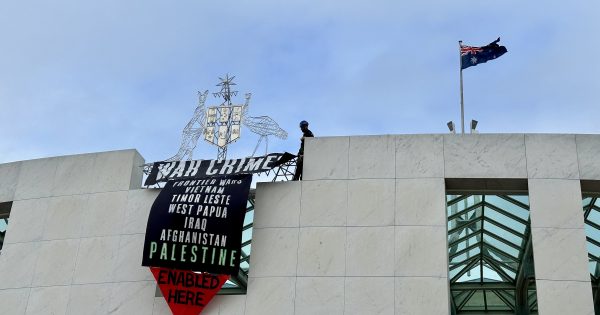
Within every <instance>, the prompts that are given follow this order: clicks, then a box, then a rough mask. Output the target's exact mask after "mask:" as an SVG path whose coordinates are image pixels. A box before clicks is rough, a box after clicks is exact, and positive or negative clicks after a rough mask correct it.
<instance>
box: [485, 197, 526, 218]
mask: <svg viewBox="0 0 600 315" xmlns="http://www.w3.org/2000/svg"><path fill="white" fill-rule="evenodd" d="M503 197H504V198H502V197H498V196H485V202H487V203H490V204H491V205H493V206H496V207H498V208H500V209H502V210H504V211H506V212H508V213H510V214H513V215H515V216H517V217H519V218H521V219H523V220H527V219H529V210H528V209H526V208H523V207H522V206H521V205H519V204H517V203H515V202H519V201H518V200H515V199H514V198H511V197H509V196H503ZM505 198H506V199H505ZM507 199H508V200H507ZM512 200H514V201H512ZM520 203H523V202H520Z"/></svg>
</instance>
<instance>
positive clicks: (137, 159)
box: [129, 150, 146, 190]
mask: <svg viewBox="0 0 600 315" xmlns="http://www.w3.org/2000/svg"><path fill="white" fill-rule="evenodd" d="M145 163H146V160H145V159H144V157H143V156H142V155H140V153H139V152H138V151H137V150H135V151H134V152H133V170H132V171H131V179H130V180H129V189H130V190H133V189H140V188H141V187H142V179H143V178H144V164H145Z"/></svg>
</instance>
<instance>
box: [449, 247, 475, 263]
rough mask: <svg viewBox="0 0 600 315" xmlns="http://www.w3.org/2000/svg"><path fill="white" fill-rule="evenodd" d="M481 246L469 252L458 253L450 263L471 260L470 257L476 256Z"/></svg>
mask: <svg viewBox="0 0 600 315" xmlns="http://www.w3.org/2000/svg"><path fill="white" fill-rule="evenodd" d="M479 248H480V247H479V246H476V247H473V248H472V249H470V250H469V251H467V252H464V253H462V254H460V255H457V256H456V257H452V260H450V263H451V264H457V263H461V262H463V261H466V260H469V259H470V258H472V257H474V256H477V255H479Z"/></svg>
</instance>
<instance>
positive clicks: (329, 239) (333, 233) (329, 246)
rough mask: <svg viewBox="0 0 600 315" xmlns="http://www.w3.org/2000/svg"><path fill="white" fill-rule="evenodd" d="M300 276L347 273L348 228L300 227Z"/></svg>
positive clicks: (340, 274)
mask: <svg viewBox="0 0 600 315" xmlns="http://www.w3.org/2000/svg"><path fill="white" fill-rule="evenodd" d="M298 246H299V248H298V275H299V276H343V275H345V273H346V228H345V227H327V228H322V227H315V228H300V241H299V244H298Z"/></svg>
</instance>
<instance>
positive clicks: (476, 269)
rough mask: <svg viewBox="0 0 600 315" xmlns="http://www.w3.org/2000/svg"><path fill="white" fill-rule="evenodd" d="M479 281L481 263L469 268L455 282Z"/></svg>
mask: <svg viewBox="0 0 600 315" xmlns="http://www.w3.org/2000/svg"><path fill="white" fill-rule="evenodd" d="M479 279H481V261H480V262H478V263H477V264H475V266H473V267H471V268H470V269H469V271H467V272H466V273H465V274H464V275H462V276H461V277H460V278H458V280H456V282H473V280H479Z"/></svg>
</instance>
